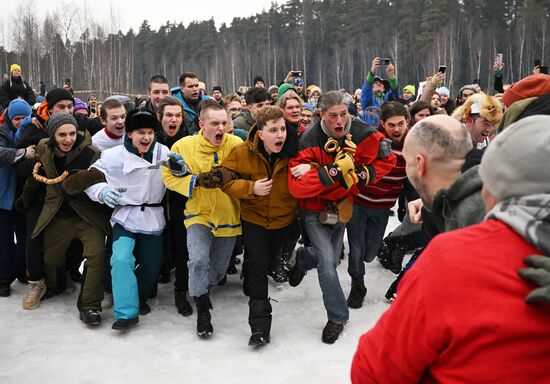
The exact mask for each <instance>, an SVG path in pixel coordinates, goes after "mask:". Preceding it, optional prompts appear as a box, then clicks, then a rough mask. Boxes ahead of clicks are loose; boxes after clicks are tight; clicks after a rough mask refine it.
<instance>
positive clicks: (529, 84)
mask: <svg viewBox="0 0 550 384" xmlns="http://www.w3.org/2000/svg"><path fill="white" fill-rule="evenodd" d="M547 93H550V76H548V75H545V74H543V73H537V74H535V75H531V76H527V77H525V78H523V79H521V80H520V81H518V82H515V83H514V84H512V85H510V87H509V88H508V89H507V90H506V92H504V96H502V102H503V103H504V105H506V106H507V107H509V106H510V105H511V104H512V103H514V102H516V101H519V100H523V99H528V98H529V97H538V96H542V95H545V94H547Z"/></svg>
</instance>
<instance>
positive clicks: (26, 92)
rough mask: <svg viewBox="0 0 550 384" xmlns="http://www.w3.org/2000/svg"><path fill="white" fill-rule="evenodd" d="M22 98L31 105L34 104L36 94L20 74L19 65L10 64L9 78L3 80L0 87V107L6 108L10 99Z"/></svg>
mask: <svg viewBox="0 0 550 384" xmlns="http://www.w3.org/2000/svg"><path fill="white" fill-rule="evenodd" d="M14 99H23V100H25V101H26V102H27V103H29V105H30V106H31V107H32V106H33V105H34V104H36V95H35V94H34V92H33V90H32V88H31V86H30V85H29V84H28V83H27V82H26V81H25V80H24V79H23V76H21V66H19V64H12V65H11V66H10V78H9V79H7V80H6V81H4V83H3V84H2V87H0V109H4V108H7V106H8V104H9V103H10V101H12V100H14Z"/></svg>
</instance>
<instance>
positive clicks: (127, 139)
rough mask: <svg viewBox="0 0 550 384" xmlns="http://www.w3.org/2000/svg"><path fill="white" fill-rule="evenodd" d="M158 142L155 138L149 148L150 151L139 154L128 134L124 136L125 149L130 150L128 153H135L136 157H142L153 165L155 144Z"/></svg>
mask: <svg viewBox="0 0 550 384" xmlns="http://www.w3.org/2000/svg"><path fill="white" fill-rule="evenodd" d="M156 142H157V139H156V137H155V140H153V142H152V143H151V146H150V147H149V150H148V151H147V152H145V153H140V152H138V150H137V148H136V147H134V145H133V144H132V139H130V137H128V134H126V135H124V148H126V149H127V150H128V152H130V153H133V154H134V155H136V156H139V157H142V158H143V159H145V160H147V161H148V162H150V163H151V164H153V150H154V149H155V144H156Z"/></svg>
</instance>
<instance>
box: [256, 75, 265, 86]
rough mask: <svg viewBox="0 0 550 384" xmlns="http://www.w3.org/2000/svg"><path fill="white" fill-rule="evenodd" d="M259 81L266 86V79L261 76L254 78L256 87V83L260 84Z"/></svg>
mask: <svg viewBox="0 0 550 384" xmlns="http://www.w3.org/2000/svg"><path fill="white" fill-rule="evenodd" d="M259 81H261V82H262V83H264V84H265V81H264V78H263V77H261V76H256V77H255V78H254V85H256V83H257V82H259Z"/></svg>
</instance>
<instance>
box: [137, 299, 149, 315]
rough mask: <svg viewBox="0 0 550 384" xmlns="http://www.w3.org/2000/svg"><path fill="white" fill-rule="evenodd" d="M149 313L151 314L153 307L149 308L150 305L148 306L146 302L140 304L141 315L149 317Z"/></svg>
mask: <svg viewBox="0 0 550 384" xmlns="http://www.w3.org/2000/svg"><path fill="white" fill-rule="evenodd" d="M149 313H151V307H150V306H149V304H147V302H146V301H143V302H140V303H139V314H140V315H142V316H145V315H148V314H149Z"/></svg>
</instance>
